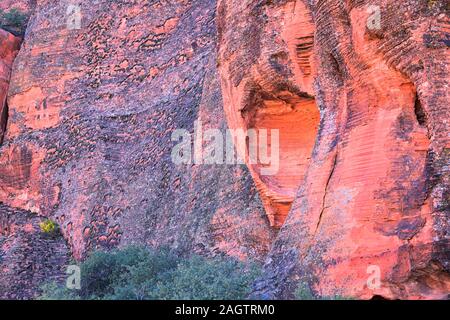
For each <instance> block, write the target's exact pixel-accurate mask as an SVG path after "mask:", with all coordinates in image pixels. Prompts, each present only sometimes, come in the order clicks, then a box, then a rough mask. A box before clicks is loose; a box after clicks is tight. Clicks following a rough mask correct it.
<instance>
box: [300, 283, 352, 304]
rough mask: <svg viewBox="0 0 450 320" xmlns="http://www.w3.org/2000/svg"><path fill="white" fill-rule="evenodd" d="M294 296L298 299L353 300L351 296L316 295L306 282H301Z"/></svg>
mask: <svg viewBox="0 0 450 320" xmlns="http://www.w3.org/2000/svg"><path fill="white" fill-rule="evenodd" d="M294 296H295V299H297V300H353V298H351V297H344V296H340V295H334V296H322V297H315V296H314V294H313V292H312V290H311V288H310V287H309V285H308V284H306V283H304V282H299V284H298V286H297V289H296V290H295V292H294Z"/></svg>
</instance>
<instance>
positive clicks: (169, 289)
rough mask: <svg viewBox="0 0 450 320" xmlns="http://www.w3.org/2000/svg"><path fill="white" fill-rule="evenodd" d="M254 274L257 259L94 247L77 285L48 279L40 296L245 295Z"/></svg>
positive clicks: (102, 298) (99, 297)
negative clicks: (72, 288) (67, 285)
mask: <svg viewBox="0 0 450 320" xmlns="http://www.w3.org/2000/svg"><path fill="white" fill-rule="evenodd" d="M257 275H258V268H257V267H256V266H255V265H247V264H244V263H242V262H238V261H236V260H234V259H230V258H221V259H206V258H203V257H199V256H192V257H190V258H187V259H182V258H179V257H177V256H175V255H174V254H173V253H171V252H170V250H168V249H160V250H148V249H147V248H143V247H137V246H131V247H127V248H125V249H120V250H113V251H110V252H104V251H98V252H95V253H93V254H92V255H91V256H89V257H88V258H87V259H86V260H85V261H84V262H83V263H82V264H81V290H78V291H69V290H67V289H64V288H62V287H61V286H58V285H57V284H55V283H51V284H46V285H44V286H43V287H42V291H43V293H42V295H41V296H40V299H70V298H71V297H75V298H81V299H89V300H93V299H101V300H149V299H161V300H168V299H188V300H191V299H192V300H194V299H211V300H212V299H244V298H245V297H246V296H247V295H248V294H249V293H250V290H251V284H252V283H253V281H254V279H255V278H256V276H257Z"/></svg>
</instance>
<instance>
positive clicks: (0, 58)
mask: <svg viewBox="0 0 450 320" xmlns="http://www.w3.org/2000/svg"><path fill="white" fill-rule="evenodd" d="M19 47H20V39H18V38H17V37H15V36H13V35H12V34H10V33H8V32H6V31H4V30H1V29H0V145H1V144H2V142H3V136H4V133H5V131H6V123H7V120H8V106H7V104H6V95H7V93H8V87H9V78H10V76H11V68H12V63H13V61H14V58H15V57H16V55H17V53H18V51H19Z"/></svg>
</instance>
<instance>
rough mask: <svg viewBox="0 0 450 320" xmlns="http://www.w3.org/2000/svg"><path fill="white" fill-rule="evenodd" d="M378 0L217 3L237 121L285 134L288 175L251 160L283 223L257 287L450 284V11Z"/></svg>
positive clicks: (380, 288) (440, 292) (397, 289)
mask: <svg viewBox="0 0 450 320" xmlns="http://www.w3.org/2000/svg"><path fill="white" fill-rule="evenodd" d="M413 3H414V4H413ZM369 5H370V3H369V2H368V1H358V2H356V1H348V2H346V3H345V4H344V3H342V1H338V0H335V1H334V0H329V1H322V2H320V3H318V2H315V1H308V2H307V1H272V2H271V3H263V2H261V1H251V0H249V1H233V0H222V1H220V3H219V6H218V25H219V55H220V60H219V61H220V71H221V79H222V89H223V95H224V108H225V110H226V112H227V119H228V123H229V125H230V126H231V127H244V128H245V127H249V126H257V127H263V126H267V127H269V128H275V127H278V128H279V129H280V132H281V133H280V136H281V138H280V155H281V156H280V167H281V168H283V169H282V170H280V173H279V175H278V176H274V177H273V178H271V179H265V180H264V178H261V177H260V176H258V174H257V172H256V173H255V171H256V170H251V172H252V176H253V178H254V179H255V182H256V185H257V186H258V190H259V192H260V194H261V198H262V199H263V201H264V203H265V207H266V212H267V214H268V215H269V219H270V220H271V222H272V225H275V226H281V225H282V228H281V230H280V232H279V234H278V236H277V238H276V240H275V243H274V245H273V247H272V250H271V252H270V254H269V257H268V260H267V263H266V266H265V268H266V272H265V275H267V276H264V277H263V278H262V279H261V281H259V282H258V284H257V287H256V290H255V293H254V294H255V296H256V297H264V298H280V297H283V298H289V297H292V293H293V291H294V290H295V288H296V287H297V286H298V284H299V283H301V282H302V283H304V284H307V285H308V286H309V287H310V288H311V290H312V291H313V292H314V293H315V294H316V295H318V296H334V295H341V296H354V297H360V298H365V299H370V298H372V297H374V296H382V297H385V298H389V299H391V298H392V299H395V298H411V299H413V298H424V299H426V298H445V297H446V296H447V294H448V293H449V292H450V277H449V273H448V271H449V265H448V263H449V249H448V248H449V243H448V218H449V213H450V210H449V171H448V170H449V167H448V164H449V162H450V159H449V149H448V147H449V130H448V120H449V112H450V110H449V101H450V99H449V98H450V97H449V93H448V92H449V91H448V79H449V71H450V70H449V61H448V45H449V43H448V34H447V35H446V33H445V32H446V31H445V30H448V26H449V20H448V11H447V10H448V8H447V7H446V6H445V5H444V4H443V3H440V2H439V3H437V4H434V5H430V4H427V3H426V2H425V1H424V2H423V3H420V4H417V2H414V1H402V2H401V3H396V2H393V1H381V3H380V4H379V7H378V8H377V10H379V12H380V14H381V21H380V27H379V28H378V29H373V28H372V25H371V24H370V23H371V21H369V20H370V19H373V14H374V13H373V8H370V7H369ZM238 34H240V35H241V36H238ZM446 37H447V38H446ZM238 48H241V50H238ZM287 110H289V111H287ZM291 110H292V111H291ZM317 110H320V116H319V112H318V111H317ZM242 111H245V112H242ZM295 111H297V112H302V116H298V117H296V116H293V114H292V112H295ZM319 118H320V120H319ZM319 121H320V126H319V129H318V131H317V129H316V128H317V124H318V123H319ZM283 132H284V136H285V138H283ZM288 137H290V138H291V139H292V140H290V139H289V138H288ZM313 146H314V148H313ZM294 150H295V151H294ZM293 172H295V173H293ZM284 173H287V174H286V176H285V175H284ZM287 177H289V179H287ZM278 199H281V201H277V200H278ZM292 202H293V204H292V207H291V208H290V209H289V207H290V204H291V203H292ZM281 204H286V206H285V207H284V208H283V209H281ZM286 215H287V218H286ZM283 222H284V224H283ZM374 275H375V276H376V277H378V275H379V278H378V279H377V280H379V281H375V282H371V281H373V277H372V276H374ZM374 283H375V284H374Z"/></svg>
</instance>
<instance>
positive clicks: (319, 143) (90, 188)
mask: <svg viewBox="0 0 450 320" xmlns="http://www.w3.org/2000/svg"><path fill="white" fill-rule="evenodd" d="M23 3H24V9H28V10H30V11H32V12H33V14H32V16H31V19H30V22H29V24H28V29H27V34H26V37H25V39H24V43H23V44H22V47H21V50H20V53H19V54H18V56H17V58H16V60H15V62H14V67H13V71H12V75H11V79H10V81H9V78H10V77H9V70H10V65H11V63H12V60H13V58H14V56H15V54H16V52H15V51H16V50H17V48H18V42H17V41H18V40H16V39H14V37H12V36H11V35H8V34H6V33H4V32H3V33H1V32H0V41H1V43H2V46H1V48H0V74H1V77H0V79H1V81H2V83H1V84H0V90H1V91H0V102H2V101H3V100H4V98H3V97H5V94H6V88H7V84H8V82H10V87H9V93H8V103H7V105H8V108H6V104H5V103H3V104H1V105H0V107H1V108H2V109H1V110H6V111H7V116H6V111H5V112H2V114H5V115H4V116H3V117H2V127H4V125H5V123H6V136H5V139H4V142H3V144H2V145H1V147H0V186H1V188H0V250H1V251H0V256H1V257H2V259H1V260H0V266H1V267H2V270H3V271H4V272H3V273H2V276H0V297H7V298H30V297H32V296H33V294H34V290H35V288H36V286H37V285H38V284H39V283H40V281H41V280H42V279H44V278H49V277H50V278H58V277H60V276H61V274H62V272H63V269H64V266H65V263H66V261H67V256H68V253H69V252H70V253H71V255H72V256H74V257H75V258H77V259H81V258H83V257H84V256H85V255H86V253H87V252H89V251H91V250H94V249H95V248H111V247H115V246H119V245H126V244H128V243H132V242H138V243H142V244H146V245H149V246H158V245H170V246H171V247H173V248H176V249H177V250H180V251H183V252H199V253H202V254H205V255H216V254H227V255H232V256H236V257H239V258H241V259H258V260H264V259H265V261H266V264H265V271H266V272H265V273H264V276H263V277H262V278H261V279H260V281H258V283H257V284H256V286H255V292H254V295H255V296H256V297H264V298H291V297H292V292H293V290H294V289H295V287H296V286H297V285H298V283H299V282H302V283H306V284H308V285H309V286H310V287H311V289H312V290H313V291H314V293H315V294H316V295H322V296H331V295H335V294H338V295H342V296H353V297H359V298H365V299H368V298H372V297H374V296H383V297H385V298H405V299H414V298H424V299H426V298H444V297H445V296H446V295H447V294H448V293H449V292H450V287H449V286H450V278H449V273H448V271H449V270H448V268H449V265H448V264H449V260H450V259H449V243H448V218H449V213H450V209H449V183H450V182H449V176H450V175H449V162H450V159H449V147H450V140H449V129H448V121H449V115H450V111H449V100H450V99H449V93H448V80H449V59H448V58H449V54H448V45H449V38H448V34H449V12H448V10H449V8H448V7H447V6H446V3H445V1H434V2H432V3H430V2H429V1H426V0H423V1H413V0H408V1H403V2H394V1H388V0H383V1H378V2H377V3H376V5H378V6H379V10H380V19H381V20H380V27H379V28H372V27H373V26H372V25H369V22H370V21H369V22H368V20H369V19H371V15H373V11H368V10H367V9H368V7H369V6H370V5H373V3H372V2H370V1H351V0H349V1H340V0H323V1H301V0H274V1H263V0H245V1H237V0H220V1H218V3H216V2H215V1H207V0H204V1H203V0H202V1H195V2H194V3H193V2H192V1H184V0H178V1H173V2H172V3H170V4H168V3H160V2H152V3H144V2H118V3H114V4H110V3H109V2H107V1H97V2H96V3H93V4H89V5H82V6H81V11H80V12H81V13H82V19H81V22H82V23H81V28H80V29H70V28H68V27H67V24H66V18H67V17H66V14H67V11H66V9H67V8H66V4H64V3H60V2H58V1H38V2H37V3H35V2H33V1H31V2H26V1H24V2H23ZM2 8H3V4H2ZM5 8H8V5H5ZM3 39H5V40H3ZM6 120H7V121H6ZM196 120H201V121H202V122H203V124H204V126H205V127H206V128H208V127H209V128H219V129H223V130H224V129H226V128H244V129H250V128H261V129H264V128H265V129H279V130H280V170H279V171H278V173H277V174H275V175H273V176H264V175H262V174H260V169H261V167H260V166H258V165H251V164H248V166H247V167H245V166H220V165H219V166H214V165H192V166H176V165H175V164H173V163H172V161H171V158H170V154H171V148H172V146H173V142H172V141H171V132H172V131H173V130H174V129H178V128H184V129H188V130H191V131H192V130H193V127H194V122H195V121H196ZM44 217H50V218H52V219H54V220H56V221H57V222H58V223H59V224H60V226H61V229H62V233H63V236H64V240H63V239H59V240H57V241H56V242H55V240H48V239H44V238H42V236H41V235H40V233H39V228H38V226H37V224H38V222H39V221H41V220H42V219H43V218H44ZM53 250H54V254H48V252H49V251H50V252H52V251H53ZM373 266H375V267H377V268H379V270H380V271H381V286H380V287H377V288H375V289H374V288H369V287H368V285H367V280H368V277H369V274H368V270H370V268H371V267H373ZM23 270H27V272H26V273H23ZM30 270H34V271H30ZM12 283H15V286H12V285H11V284H12ZM2 288H3V290H1V289H2ZM5 288H6V289H5Z"/></svg>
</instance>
